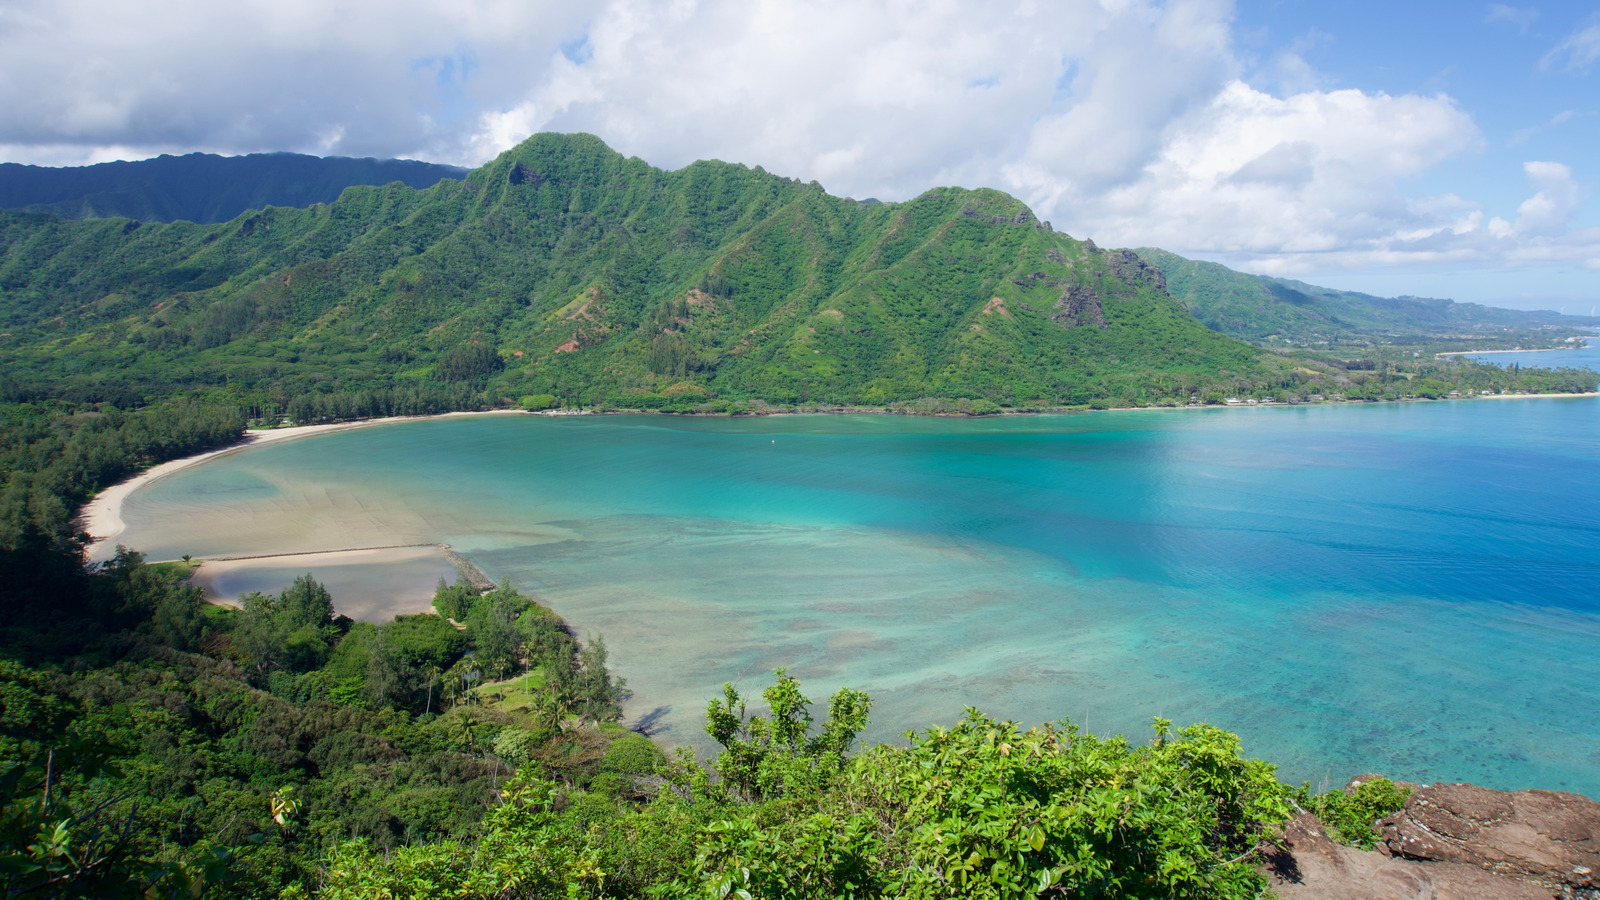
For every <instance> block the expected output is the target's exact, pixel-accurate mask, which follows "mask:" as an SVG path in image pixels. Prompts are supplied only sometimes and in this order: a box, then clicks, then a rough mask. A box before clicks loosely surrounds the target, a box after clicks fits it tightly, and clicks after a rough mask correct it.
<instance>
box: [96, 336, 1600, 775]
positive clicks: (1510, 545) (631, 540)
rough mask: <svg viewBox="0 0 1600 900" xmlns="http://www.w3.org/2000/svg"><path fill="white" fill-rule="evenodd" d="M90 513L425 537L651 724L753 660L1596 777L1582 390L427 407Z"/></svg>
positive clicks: (1457, 764)
mask: <svg viewBox="0 0 1600 900" xmlns="http://www.w3.org/2000/svg"><path fill="white" fill-rule="evenodd" d="M1577 352H1583V351H1577ZM1525 364H1526V363H1525ZM124 517H125V518H126V519H127V521H128V523H129V530H128V532H127V533H125V534H124V535H123V536H122V538H121V540H122V541H123V542H124V543H127V544H129V545H130V546H134V547H137V548H139V549H141V550H145V551H147V552H149V553H150V554H151V555H152V556H154V557H156V558H161V557H164V556H176V555H179V554H181V553H193V554H195V555H198V556H206V555H222V554H227V553H244V552H275V551H288V550H299V549H312V548H314V547H317V546H323V547H326V546H362V545H373V544H379V543H403V542H408V541H413V540H429V541H444V542H448V543H450V544H452V545H453V546H455V547H456V548H457V549H458V550H461V551H462V552H464V553H466V554H467V555H468V556H469V557H470V558H471V559H472V560H474V561H475V562H476V563H477V564H478V565H480V566H481V567H482V568H483V569H484V570H485V571H487V572H488V573H489V574H490V575H492V576H494V577H496V578H500V577H510V578H512V579H513V580H514V581H515V582H516V583H517V584H518V585H519V586H521V587H523V588H525V589H528V590H531V591H532V592H533V593H535V594H537V595H538V596H539V597H540V598H541V599H542V600H543V601H545V602H547V603H549V604H550V605H551V606H553V607H554V608H555V609H556V610H557V611H559V612H560V613H561V614H562V615H564V616H566V617H567V618H568V619H569V620H570V621H571V622H573V623H574V624H575V625H576V626H577V627H578V628H579V630H580V631H581V632H583V633H585V634H595V633H599V634H603V635H604V636H605V639H606V641H607V643H608V645H609V647H610V651H611V657H612V662H613V666H614V668H615V669H616V670H617V671H619V672H620V673H621V674H622V675H624V676H626V677H627V678H628V680H629V683H630V685H631V687H632V689H633V691H634V699H633V700H632V701H631V702H630V704H629V707H628V712H629V717H630V718H629V720H630V721H632V722H642V723H643V724H645V725H647V726H649V727H651V728H652V729H655V730H658V731H660V732H661V733H662V734H663V736H664V737H666V738H667V739H668V740H672V741H678V742H686V743H701V744H703V743H704V740H705V739H704V738H703V736H701V735H700V731H699V729H700V727H701V725H702V724H703V714H704V710H705V703H706V700H707V699H708V698H710V697H711V696H713V695H714V694H716V693H717V692H718V690H719V688H720V685H721V683H722V682H724V681H735V682H738V683H740V684H741V685H742V686H743V687H744V688H746V689H747V690H749V691H751V692H755V691H758V690H759V688H760V687H762V686H763V685H765V684H766V683H767V681H766V679H767V676H768V675H770V672H771V670H772V669H773V668H775V667H778V666H787V667H789V669H790V671H791V672H793V673H795V674H797V675H798V676H799V677H800V678H801V679H802V681H803V683H804V684H805V685H806V687H807V688H808V690H809V692H810V693H811V695H812V696H813V697H814V698H817V699H818V700H823V699H824V698H825V696H826V694H827V693H828V692H830V691H831V690H832V689H833V688H835V687H836V686H839V685H846V684H847V685H851V686H855V687H859V688H863V689H865V690H867V691H868V692H869V693H870V694H872V696H873V697H874V699H875V702H876V705H875V707H874V712H873V720H874V725H873V728H872V730H871V732H870V734H869V737H871V738H874V739H883V740H890V739H896V737H897V736H898V735H899V734H901V733H902V732H904V731H906V730H907V729H913V728H921V727H925V726H927V725H930V724H934V723H948V722H950V721H952V720H953V719H954V718H956V717H958V716H959V715H961V713H962V708H963V707H964V706H966V705H972V706H977V707H981V708H983V709H985V710H986V711H989V712H992V713H995V714H998V715H1002V716H1006V717H1011V718H1016V719H1021V720H1024V721H1029V722H1034V721H1041V720H1053V719H1059V718H1061V717H1067V716H1070V717H1072V718H1073V719H1075V720H1077V721H1078V722H1080V724H1081V723H1084V722H1085V721H1086V722H1087V725H1088V727H1089V728H1090V729H1091V730H1093V731H1096V732H1102V733H1104V732H1112V731H1121V732H1125V733H1128V734H1130V735H1132V736H1141V735H1143V734H1145V733H1146V731H1145V729H1147V727H1148V721H1149V718H1150V717H1151V716H1156V715H1161V716H1165V717H1168V718H1172V719H1175V720H1178V721H1179V722H1187V721H1197V720H1207V721H1210V722H1214V723H1216V724H1218V725H1221V726H1223V727H1226V728H1228V729H1231V730H1234V731H1237V732H1239V733H1240V734H1241V735H1242V737H1243V739H1244V741H1245V747H1246V750H1247V751H1248V752H1250V753H1251V754H1253V755H1257V756H1260V757H1263V758H1267V759H1271V760H1273V761H1275V762H1277V763H1278V764H1279V765H1280V767H1281V770H1282V774H1283V776H1284V777H1285V778H1288V779H1292V780H1295V781H1299V780H1306V779H1308V780H1311V781H1313V782H1317V783H1323V782H1326V783H1329V784H1339V783H1342V782H1343V780H1344V779H1345V778H1347V777H1348V776H1351V775H1354V774H1357V773H1359V772H1365V771H1377V772H1381V773H1385V774H1389V775H1391V776H1395V777H1403V778H1408V779H1422V780H1428V781H1433V780H1447V781H1456V780H1465V781H1474V782H1478V783H1482V784H1487V785H1492V786H1496V787H1502V788H1520V787H1529V786H1537V787H1547V788H1565V789H1570V790H1576V791H1580V792H1583V793H1587V794H1588V795H1590V796H1600V399H1597V398H1583V399H1505V400H1488V399H1485V400H1469V401H1457V402H1434V403H1405V404H1366V405H1337V406H1334V405H1328V406H1299V407H1280V408H1266V409H1215V410H1175V411H1134V412H1102V413H1084V414H1075V415H1065V416H1042V417H1013V418H989V419H929V418H910V417H898V416H793V417H766V418H741V419H679V418H670V417H660V416H635V417H623V416H615V417H613V416H607V417H586V418H568V419H552V418H544V417H535V416H526V417H523V416H505V417H479V418H460V419H444V420H431V421H421V422H415V423H406V424H400V425H392V426H384V427H375V428H367V429H359V430H354V431H348V432H341V433H335V434H328V435H323V436H318V437H313V438H307V439H303V440H296V441H289V442H284V443H280V444H273V445H267V446H263V447H260V448H256V449H251V450H247V451H244V452H240V453H236V454H232V455H228V456H223V457H220V458H218V459H216V460H214V461H212V462H209V463H206V464H203V465H201V466H197V467H195V468H193V469H190V470H187V471H184V472H181V473H179V474H177V475H173V476H171V477H168V478H165V479H162V480H159V481H157V482H155V483H153V484H152V485H150V486H149V487H147V488H145V489H143V490H141V491H139V492H137V493H135V494H134V495H133V496H132V497H131V498H130V499H129V500H128V502H127V504H126V505H125V507H124ZM335 599H336V602H337V597H336V598H335Z"/></svg>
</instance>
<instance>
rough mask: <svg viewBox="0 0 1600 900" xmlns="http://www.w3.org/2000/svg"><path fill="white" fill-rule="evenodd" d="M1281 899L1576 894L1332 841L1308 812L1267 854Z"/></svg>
mask: <svg viewBox="0 0 1600 900" xmlns="http://www.w3.org/2000/svg"><path fill="white" fill-rule="evenodd" d="M1267 859H1268V874H1269V875H1270V876H1271V879H1272V889H1273V892H1274V893H1275V894H1276V895H1277V896H1278V897H1279V898H1280V900H1552V898H1555V897H1562V896H1565V897H1574V898H1575V897H1577V896H1580V895H1575V894H1573V893H1571V892H1569V893H1567V894H1565V895H1563V894H1561V893H1559V892H1558V891H1555V890H1552V889H1551V888H1549V887H1547V886H1545V885H1542V884H1539V883H1538V882H1536V881H1533V880H1531V879H1527V878H1522V877H1517V876H1511V875H1501V874H1496V873H1494V872H1490V871H1487V870H1484V869H1481V868H1478V867H1476V866H1472V865H1469V864H1466V863H1450V862H1420V861H1417V860H1411V859H1396V858H1392V857H1390V856H1387V855H1385V854H1382V853H1377V852H1373V851H1369V850H1357V849H1355V848H1353V847H1345V846H1342V845H1340V844H1337V843H1335V842H1334V841H1333V839H1332V838H1330V837H1328V834H1327V832H1326V831H1325V830H1323V828H1322V824H1321V823H1320V822H1318V821H1317V819H1316V817H1315V816H1312V815H1311V814H1310V813H1302V814H1301V815H1299V816H1297V817H1296V818H1294V819H1292V820H1290V822H1289V824H1288V825H1287V826H1286V827H1285V828H1284V834H1283V841H1282V847H1281V848H1274V849H1273V850H1271V851H1269V852H1268V854H1267Z"/></svg>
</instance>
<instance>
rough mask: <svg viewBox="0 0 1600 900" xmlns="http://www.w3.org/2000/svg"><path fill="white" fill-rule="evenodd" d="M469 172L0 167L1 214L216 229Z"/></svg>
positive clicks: (212, 160)
mask: <svg viewBox="0 0 1600 900" xmlns="http://www.w3.org/2000/svg"><path fill="white" fill-rule="evenodd" d="M468 171H469V170H468V169H464V168H461V167H458V166H447V165H441V164H438V163H429V162H421V161H417V160H409V159H375V158H373V157H363V158H354V157H343V156H330V157H319V156H308V155H305V154H299V153H251V154H246V155H243V156H218V155H216V154H211V153H187V154H184V155H182V156H171V155H167V154H162V155H161V156H158V157H155V158H153V159H146V160H135V161H118V162H106V163H97V164H95V165H90V166H73V167H48V166H30V165H21V164H18V163H0V208H4V209H11V210H16V211H19V212H33V213H45V214H48V215H55V216H60V217H61V218H64V219H94V218H118V217H121V218H128V219H135V220H138V221H142V222H171V221H189V222H197V223H200V224H215V223H217V222H225V221H228V220H229V219H232V218H234V217H236V216H238V215H240V214H241V213H244V212H246V211H248V210H251V209H262V208H265V207H267V206H292V207H308V206H311V205H313V204H316V203H331V202H333V201H334V200H337V199H338V197H339V193H340V192H341V191H343V190H344V188H346V187H349V186H351V185H354V184H369V185H382V184H389V183H391V182H395V181H398V182H401V183H402V184H405V185H407V186H409V187H413V188H425V187H430V186H432V185H433V184H436V183H438V182H439V181H440V180H441V179H443V178H460V177H462V176H463V175H465V174H466V173H467V172H468Z"/></svg>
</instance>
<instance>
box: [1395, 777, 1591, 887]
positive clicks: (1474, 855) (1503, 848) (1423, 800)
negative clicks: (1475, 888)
mask: <svg viewBox="0 0 1600 900" xmlns="http://www.w3.org/2000/svg"><path fill="white" fill-rule="evenodd" d="M1378 825H1379V828H1381V829H1382V831H1383V841H1384V844H1385V846H1387V847H1388V849H1389V851H1390V852H1391V853H1393V854H1394V855H1396V856H1404V857H1408V858H1411V859H1418V860H1436V861H1441V862H1455V863H1462V864H1465V865H1469V866H1474V867H1477V868H1480V869H1486V870H1489V871H1493V872H1498V873H1503V874H1514V875H1522V876H1528V877H1531V878H1534V879H1537V880H1539V881H1542V882H1544V883H1546V884H1548V885H1550V886H1551V887H1558V886H1559V887H1562V888H1565V889H1567V890H1568V893H1569V895H1571V893H1572V891H1580V892H1586V893H1593V892H1594V890H1595V889H1596V888H1597V887H1600V880H1597V876H1596V873H1597V872H1600V803H1595V802H1594V801H1593V800H1590V799H1588V798H1587V797H1582V796H1579V795H1578V794H1570V793H1566V792H1564V791H1516V792H1514V793H1513V792H1506V791H1493V790H1489V789H1488V788H1482V787H1478V786H1476V785H1471V784H1435V785H1431V786H1429V787H1420V788H1417V789H1416V790H1414V791H1412V793H1411V797H1410V799H1408V800H1407V801H1406V805H1405V808H1404V809H1402V810H1401V811H1400V812H1398V813H1396V814H1394V815H1393V816H1390V817H1389V818H1387V819H1384V820H1383V821H1381V822H1379V823H1378Z"/></svg>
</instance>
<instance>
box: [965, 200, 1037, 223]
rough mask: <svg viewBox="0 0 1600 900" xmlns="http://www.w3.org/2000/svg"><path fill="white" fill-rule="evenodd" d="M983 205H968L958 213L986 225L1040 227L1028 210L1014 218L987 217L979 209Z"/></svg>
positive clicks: (974, 203) (975, 203) (1013, 216)
mask: <svg viewBox="0 0 1600 900" xmlns="http://www.w3.org/2000/svg"><path fill="white" fill-rule="evenodd" d="M981 205H982V204H981V203H977V202H973V203H968V204H966V205H964V206H962V207H961V209H960V210H959V211H958V212H959V214H960V215H962V216H965V217H967V218H969V219H977V220H978V221H979V222H982V223H983V224H985V225H1033V226H1035V227H1039V220H1038V219H1035V218H1034V217H1033V213H1031V212H1028V211H1027V210H1026V209H1024V210H1023V211H1021V212H1019V213H1017V214H1016V215H1012V216H986V215H984V214H983V211H982V210H980V209H978V207H979V206H981Z"/></svg>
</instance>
